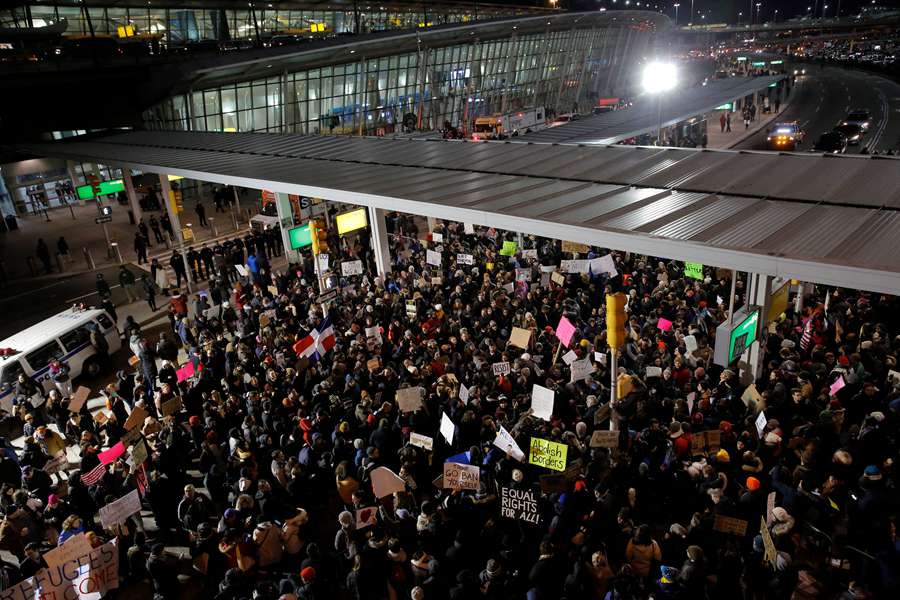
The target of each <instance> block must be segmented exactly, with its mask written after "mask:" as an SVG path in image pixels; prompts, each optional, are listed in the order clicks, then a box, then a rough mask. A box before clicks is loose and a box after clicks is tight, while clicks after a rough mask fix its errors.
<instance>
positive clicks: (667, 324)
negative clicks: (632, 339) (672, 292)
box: [656, 317, 672, 331]
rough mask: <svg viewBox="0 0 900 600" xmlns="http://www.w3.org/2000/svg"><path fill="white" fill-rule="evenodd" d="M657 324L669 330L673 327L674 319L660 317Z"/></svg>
mask: <svg viewBox="0 0 900 600" xmlns="http://www.w3.org/2000/svg"><path fill="white" fill-rule="evenodd" d="M656 326H657V327H659V328H660V329H661V330H663V331H668V330H670V329H672V321H670V320H668V319H663V318H662V317H660V318H659V321H657V323H656Z"/></svg>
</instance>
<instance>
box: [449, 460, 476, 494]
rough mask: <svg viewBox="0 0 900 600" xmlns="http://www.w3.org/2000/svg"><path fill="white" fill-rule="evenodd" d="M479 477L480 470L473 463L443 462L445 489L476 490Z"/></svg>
mask: <svg viewBox="0 0 900 600" xmlns="http://www.w3.org/2000/svg"><path fill="white" fill-rule="evenodd" d="M480 479H481V471H480V470H479V469H478V467H476V466H475V465H461V464H459V463H454V462H445V463H444V489H446V490H477V489H478V484H479V482H480Z"/></svg>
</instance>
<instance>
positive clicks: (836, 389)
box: [831, 375, 847, 396]
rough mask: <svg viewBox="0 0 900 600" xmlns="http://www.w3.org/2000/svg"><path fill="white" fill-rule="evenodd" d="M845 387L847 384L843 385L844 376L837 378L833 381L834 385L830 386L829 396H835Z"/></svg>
mask: <svg viewBox="0 0 900 600" xmlns="http://www.w3.org/2000/svg"><path fill="white" fill-rule="evenodd" d="M845 385H847V384H846V383H844V376H843V375H841V376H840V377H838V378H837V380H835V382H834V383H832V384H831V395H832V396H837V393H838V392H839V391H841V390H842V389H844V386H845Z"/></svg>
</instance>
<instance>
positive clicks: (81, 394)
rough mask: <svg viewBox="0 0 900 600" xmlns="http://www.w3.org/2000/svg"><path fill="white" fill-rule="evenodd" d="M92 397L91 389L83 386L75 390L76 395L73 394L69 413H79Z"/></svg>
mask: <svg viewBox="0 0 900 600" xmlns="http://www.w3.org/2000/svg"><path fill="white" fill-rule="evenodd" d="M90 395H91V388H86V387H84V386H83V385H80V386H78V389H77V390H75V393H74V394H72V399H71V400H70V401H69V412H73V413H77V412H79V411H80V410H81V408H82V407H83V406H84V405H85V403H86V402H87V400H88V396H90Z"/></svg>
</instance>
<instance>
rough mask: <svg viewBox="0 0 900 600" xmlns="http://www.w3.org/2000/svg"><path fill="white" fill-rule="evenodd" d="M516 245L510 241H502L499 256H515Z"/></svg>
mask: <svg viewBox="0 0 900 600" xmlns="http://www.w3.org/2000/svg"><path fill="white" fill-rule="evenodd" d="M517 248H518V244H516V242H514V241H512V240H503V248H501V249H500V256H515V254H516V249H517Z"/></svg>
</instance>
